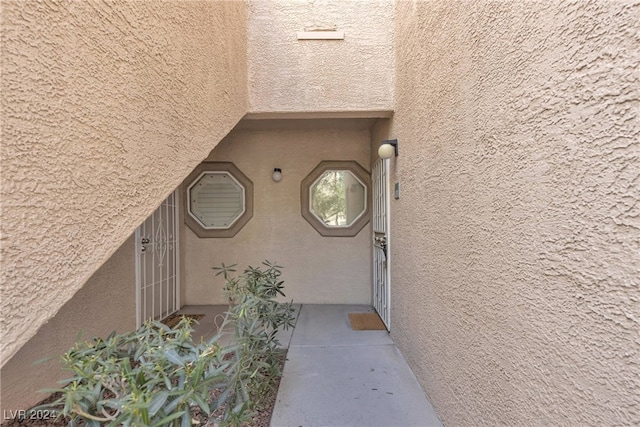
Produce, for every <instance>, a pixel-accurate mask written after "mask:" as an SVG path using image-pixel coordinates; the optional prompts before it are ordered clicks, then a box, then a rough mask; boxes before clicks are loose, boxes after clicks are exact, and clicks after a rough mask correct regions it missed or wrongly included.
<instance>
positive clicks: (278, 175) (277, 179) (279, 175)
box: [271, 169, 282, 182]
mask: <svg viewBox="0 0 640 427" xmlns="http://www.w3.org/2000/svg"><path fill="white" fill-rule="evenodd" d="M271 178H273V180H274V181H275V182H280V181H282V172H281V171H280V169H274V171H273V175H271Z"/></svg>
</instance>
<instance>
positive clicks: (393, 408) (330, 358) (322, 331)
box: [271, 305, 442, 427]
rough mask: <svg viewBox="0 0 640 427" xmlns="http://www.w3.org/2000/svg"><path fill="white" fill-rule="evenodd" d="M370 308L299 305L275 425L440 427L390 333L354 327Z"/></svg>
mask: <svg viewBox="0 0 640 427" xmlns="http://www.w3.org/2000/svg"><path fill="white" fill-rule="evenodd" d="M372 310H373V309H372V308H371V307H370V306H366V305H302V306H301V308H300V312H299V315H298V321H297V324H296V328H295V330H294V331H293V335H292V337H291V341H290V342H289V343H288V344H289V353H288V356H287V362H286V364H285V368H284V375H283V378H282V382H281V383H280V389H279V391H278V398H277V402H276V406H275V409H274V412H273V416H272V419H271V426H272V427H288V426H295V427H298V426H304V427H314V426H335V427H338V426H367V427H371V426H385V427H390V426H441V425H442V424H441V422H440V420H439V419H438V416H437V415H436V413H435V411H434V410H433V407H432V406H431V403H430V402H429V400H428V399H427V398H426V397H425V394H424V392H423V390H422V388H421V387H420V385H419V384H418V382H417V380H416V378H415V376H414V375H413V373H412V372H411V370H410V369H409V367H408V366H407V364H406V362H405V360H404V358H403V357H402V355H401V354H400V352H399V351H398V349H397V348H396V346H395V345H394V343H393V341H392V340H391V337H390V336H389V334H388V333H387V331H354V330H352V329H351V326H350V323H349V317H348V314H349V313H351V312H366V311H372ZM283 344H285V345H286V342H285V343H283Z"/></svg>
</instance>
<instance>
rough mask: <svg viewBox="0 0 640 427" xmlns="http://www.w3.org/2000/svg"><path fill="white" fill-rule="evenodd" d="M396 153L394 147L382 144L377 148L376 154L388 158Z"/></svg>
mask: <svg viewBox="0 0 640 427" xmlns="http://www.w3.org/2000/svg"><path fill="white" fill-rule="evenodd" d="M395 153H396V149H395V147H394V146H393V145H391V144H382V145H380V147H379V148H378V156H380V158H381V159H390V158H391V157H393V155H394V154H395Z"/></svg>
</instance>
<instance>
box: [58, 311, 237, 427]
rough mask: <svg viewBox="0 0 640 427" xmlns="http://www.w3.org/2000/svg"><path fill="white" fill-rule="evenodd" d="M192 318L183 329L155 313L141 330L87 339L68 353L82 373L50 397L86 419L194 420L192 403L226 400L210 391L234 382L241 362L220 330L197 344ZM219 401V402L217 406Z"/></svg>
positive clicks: (205, 405)
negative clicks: (216, 398) (233, 356)
mask: <svg viewBox="0 0 640 427" xmlns="http://www.w3.org/2000/svg"><path fill="white" fill-rule="evenodd" d="M191 333H192V329H191V325H190V321H189V319H186V318H183V319H182V320H181V321H180V323H179V324H178V325H177V327H176V328H175V329H170V328H169V327H168V326H166V325H164V324H162V323H159V322H153V321H149V322H146V323H145V324H144V325H143V326H142V327H140V328H139V329H138V330H136V331H134V332H131V333H126V334H121V335H116V334H115V333H113V334H111V335H110V336H109V337H107V338H106V339H104V340H103V339H99V338H98V339H95V340H94V341H93V342H79V343H76V345H75V346H74V347H73V348H72V349H71V350H69V351H68V352H67V353H65V354H64V356H63V357H62V360H63V363H64V365H65V367H66V369H68V370H71V371H72V372H73V373H74V377H73V378H71V379H69V380H67V381H66V383H67V384H66V385H65V386H64V388H61V389H56V390H48V391H51V392H60V393H61V397H60V398H59V399H58V400H56V401H54V402H52V403H50V404H48V405H47V407H52V408H57V409H58V410H59V412H60V414H61V415H63V416H68V417H70V419H71V421H70V424H69V425H71V426H75V425H77V422H78V421H79V420H82V421H83V422H84V425H86V426H100V425H108V426H119V425H123V426H142V425H145V426H190V425H191V422H192V414H191V413H192V410H193V409H194V408H196V407H197V408H199V409H200V410H201V411H203V412H204V413H206V414H209V413H210V412H211V411H212V410H213V409H215V407H218V406H221V405H223V404H224V403H225V402H222V401H217V402H213V403H211V402H210V391H211V390H212V389H215V388H220V387H226V386H227V377H228V375H229V373H230V372H234V371H235V370H236V369H238V366H237V364H234V362H233V360H225V359H229V358H228V357H225V355H226V354H229V353H230V352H232V351H234V349H232V348H226V349H225V348H222V347H221V346H220V345H219V344H218V343H217V339H218V338H219V337H214V339H212V340H211V341H209V342H208V343H206V344H205V343H199V344H194V343H193V342H192V339H191ZM212 405H213V406H212Z"/></svg>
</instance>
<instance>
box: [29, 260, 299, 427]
mask: <svg viewBox="0 0 640 427" xmlns="http://www.w3.org/2000/svg"><path fill="white" fill-rule="evenodd" d="M264 265H265V266H266V267H267V268H266V269H265V270H262V269H260V268H253V267H249V268H247V269H246V270H245V271H244V274H242V275H240V276H238V277H231V274H230V273H231V272H234V271H235V270H233V269H232V267H233V266H231V267H226V266H224V264H223V266H222V267H221V268H220V270H221V271H220V272H219V273H218V274H223V275H224V278H225V280H226V286H225V290H226V292H227V295H228V296H229V301H230V306H229V311H228V312H227V314H226V318H225V321H224V322H223V325H222V328H221V329H222V330H224V329H226V328H229V327H231V328H232V329H233V331H234V337H235V342H234V343H233V344H232V345H231V346H226V347H223V346H221V345H220V343H219V341H220V338H221V333H222V332H220V333H219V334H218V335H216V336H214V337H213V338H212V339H211V340H209V341H208V342H206V343H205V342H202V341H201V342H200V343H194V342H193V340H192V332H193V329H192V328H191V321H190V320H189V319H187V318H183V319H182V320H181V321H180V323H178V325H177V326H176V327H175V328H174V329H170V328H169V327H168V326H167V325H164V324H162V323H160V322H155V321H148V322H146V323H145V324H144V325H143V326H142V327H140V328H139V329H138V330H136V331H134V332H131V333H126V334H120V335H117V334H115V333H112V334H111V335H109V337H107V338H106V339H100V338H97V339H95V340H93V341H91V342H89V341H84V342H81V341H78V342H77V343H76V344H75V345H74V347H73V348H71V349H70V350H69V351H68V352H67V353H65V354H64V355H63V356H62V361H63V364H64V366H65V368H66V369H67V370H70V371H72V372H73V377H72V378H70V379H68V380H66V381H64V382H63V384H64V386H63V387H62V388H60V389H52V390H46V391H49V392H55V393H59V394H60V397H59V398H58V399H56V400H54V401H53V402H51V403H48V404H46V405H43V406H40V407H38V408H33V409H35V410H38V409H55V410H56V411H58V413H59V414H60V415H61V416H65V417H69V419H70V422H69V425H70V426H76V425H78V422H79V421H82V422H83V423H84V425H85V426H90V427H94V426H101V425H106V426H120V425H122V426H157V427H160V426H183V427H186V426H190V425H192V423H193V422H194V421H195V420H194V416H195V415H197V414H200V415H204V416H205V417H208V416H210V414H214V415H215V417H217V421H219V422H220V423H222V424H223V425H233V426H239V425H242V424H243V423H246V422H247V421H250V420H251V415H252V411H253V410H254V408H255V407H256V404H260V403H261V402H262V399H263V398H264V397H265V396H266V395H267V393H268V391H269V390H270V388H271V387H273V386H274V385H273V384H274V382H273V381H272V380H273V379H275V378H277V377H279V376H280V375H281V372H280V360H281V357H282V353H281V352H280V351H279V350H278V345H279V343H278V340H277V337H276V333H277V331H278V329H279V328H288V327H290V326H293V321H294V318H293V308H292V303H287V304H280V303H278V302H277V301H275V299H274V298H275V297H276V296H277V295H281V296H284V293H283V292H282V289H283V286H284V285H283V282H282V281H281V280H280V279H279V277H280V274H281V273H280V269H281V268H282V267H280V266H277V265H275V264H271V263H269V262H265V263H264Z"/></svg>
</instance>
